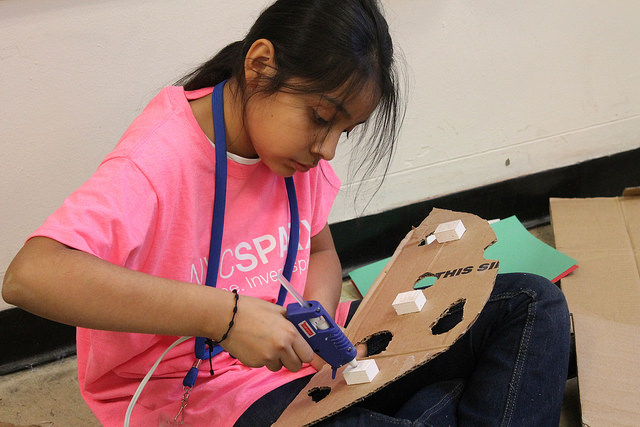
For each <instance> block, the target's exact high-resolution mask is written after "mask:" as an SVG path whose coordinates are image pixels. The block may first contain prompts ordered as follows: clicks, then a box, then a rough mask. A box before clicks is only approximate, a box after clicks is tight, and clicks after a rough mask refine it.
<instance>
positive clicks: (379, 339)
mask: <svg viewBox="0 0 640 427" xmlns="http://www.w3.org/2000/svg"><path fill="white" fill-rule="evenodd" d="M392 339H393V334H392V333H391V332H390V331H380V332H376V333H375V334H372V335H369V336H368V337H366V338H365V339H363V340H362V341H360V342H359V343H358V344H365V345H366V346H367V357H369V356H375V355H376V354H380V353H382V352H383V351H385V350H386V349H387V346H388V345H389V343H390V342H391V340H392Z"/></svg>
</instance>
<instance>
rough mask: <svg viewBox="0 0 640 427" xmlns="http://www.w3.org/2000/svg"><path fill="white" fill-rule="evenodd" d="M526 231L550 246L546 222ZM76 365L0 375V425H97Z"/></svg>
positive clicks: (569, 423) (572, 395) (570, 424)
mask: <svg viewBox="0 0 640 427" xmlns="http://www.w3.org/2000/svg"><path fill="white" fill-rule="evenodd" d="M530 231H531V232H532V234H534V235H535V236H536V237H538V238H539V239H540V240H542V241H544V242H545V243H547V244H550V245H552V246H553V232H552V229H551V227H550V226H542V227H537V228H535V229H532V230H530ZM353 295H354V293H353V289H351V288H350V285H349V283H348V282H347V283H345V286H344V291H343V297H344V298H345V299H349V298H351V296H353ZM76 368H77V364H76V359H75V357H69V358H66V359H63V360H60V361H57V362H52V363H49V364H46V365H43V366H39V367H36V368H33V369H30V370H25V371H20V372H16V373H13V374H9V375H5V376H3V377H0V427H8V426H11V425H20V426H33V425H36V426H42V427H48V426H70V427H74V426H83V427H92V426H99V425H100V424H99V423H98V421H97V420H96V418H95V417H94V416H93V414H92V413H91V411H90V410H89V408H88V407H87V406H86V404H85V403H84V401H83V400H82V397H81V396H80V391H79V389H78V374H77V371H76ZM580 425H581V423H580V403H579V397H578V387H577V379H576V378H573V379H571V380H569V381H567V388H566V390H565V395H564V402H563V410H562V417H561V420H560V426H561V427H574V426H575V427H577V426H580Z"/></svg>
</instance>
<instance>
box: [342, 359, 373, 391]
mask: <svg viewBox="0 0 640 427" xmlns="http://www.w3.org/2000/svg"><path fill="white" fill-rule="evenodd" d="M378 372H380V371H379V370H378V365H377V364H376V361H375V360H373V359H366V360H358V366H356V367H355V368H354V367H352V366H347V367H346V368H345V370H344V371H343V372H342V375H343V376H344V380H345V381H346V382H347V384H348V385H353V384H363V383H370V382H371V381H373V379H374V378H375V377H376V375H378Z"/></svg>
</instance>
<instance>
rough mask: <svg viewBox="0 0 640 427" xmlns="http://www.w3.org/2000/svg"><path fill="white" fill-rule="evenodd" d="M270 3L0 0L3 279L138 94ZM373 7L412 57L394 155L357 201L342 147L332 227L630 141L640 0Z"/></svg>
mask: <svg viewBox="0 0 640 427" xmlns="http://www.w3.org/2000/svg"><path fill="white" fill-rule="evenodd" d="M266 3H268V1H266V0H242V1H238V0H236V1H233V2H222V1H218V2H214V1H211V0H206V1H205V0H192V1H189V2H177V1H175V0H146V1H142V0H138V1H130V0H84V1H77V0H76V1H72V0H58V1H55V2H52V1H45V0H2V1H0V102H1V104H0V105H2V110H1V113H0V144H2V145H1V147H2V156H0V190H1V194H2V205H1V208H0V242H1V246H0V279H1V278H2V277H1V276H4V272H5V271H6V268H7V266H8V264H9V262H10V260H11V259H12V257H13V256H14V255H15V253H16V252H17V251H18V249H19V248H20V246H21V244H22V242H23V240H24V239H25V237H26V236H28V234H29V233H30V232H31V231H32V230H34V229H35V228H36V227H37V226H38V225H40V224H41V223H42V221H43V220H44V219H45V218H46V217H47V215H49V214H50V213H51V212H52V211H53V210H54V209H55V208H56V207H57V206H59V205H60V203H61V202H62V201H63V200H64V198H65V197H66V196H67V195H68V194H69V193H70V192H71V191H73V190H74V189H75V188H76V187H78V186H79V185H80V184H81V183H82V182H83V181H84V180H85V179H86V178H87V177H88V176H89V175H90V174H91V173H92V172H93V171H94V170H95V168H96V166H97V165H98V163H99V162H100V160H101V159H102V157H103V156H104V155H105V154H106V153H107V152H108V151H109V150H110V149H111V148H112V147H113V146H114V144H115V143H116V142H117V140H118V138H119V136H120V134H121V133H122V132H123V131H124V129H125V128H126V126H127V125H128V123H129V122H130V121H131V120H132V119H133V117H135V115H136V114H137V113H138V112H139V111H140V110H141V109H142V107H143V106H144V105H145V104H146V102H147V101H148V100H149V99H150V98H151V97H152V96H153V95H154V94H155V93H156V92H157V91H158V90H159V89H160V88H161V87H162V86H165V85H167V84H171V83H172V82H173V81H174V80H175V79H176V78H177V77H179V76H181V75H182V74H184V73H185V72H186V71H188V70H190V69H191V68H193V67H194V66H196V65H197V64H198V63H200V62H202V61H203V60H205V59H206V58H208V57H209V56H210V55H211V54H212V53H213V52H215V51H216V50H218V49H219V48H221V47H223V46H224V45H226V44H227V43H228V42H231V41H233V40H236V39H239V38H241V37H242V35H243V34H244V32H245V31H246V30H247V29H248V27H249V25H250V24H251V23H252V22H253V20H254V19H255V17H256V15H257V14H258V13H259V11H260V10H261V9H262V7H263V6H264V5H265V4H266ZM218 6H220V7H218ZM385 7H386V9H387V16H388V20H389V22H390V25H391V28H392V33H393V36H394V38H395V41H396V45H397V46H399V47H400V48H401V49H402V50H403V51H404V54H405V57H406V62H407V63H408V77H409V79H408V81H409V86H410V98H409V103H408V110H407V116H406V120H405V125H404V129H403V132H402V135H401V140H400V144H399V150H398V152H397V155H396V157H395V159H394V162H393V165H392V170H391V173H390V174H389V175H388V176H387V179H386V181H385V184H384V186H383V187H382V189H381V190H380V191H379V192H378V193H377V194H376V195H375V196H374V197H373V199H370V198H368V197H360V198H359V199H358V200H359V202H358V203H354V201H353V199H354V196H355V188H359V187H358V183H357V182H351V181H349V178H348V173H347V171H348V162H347V161H346V160H344V159H345V158H346V153H345V152H344V151H342V150H341V151H339V153H338V158H337V159H336V161H334V165H335V167H336V168H337V170H338V173H339V175H340V176H341V177H342V178H343V181H344V184H345V186H344V191H342V192H341V195H340V196H339V199H338V201H337V203H336V206H335V209H334V212H333V213H332V216H331V219H330V220H331V221H332V222H336V221H341V220H346V219H349V218H353V217H354V216H356V215H358V214H362V213H365V214H369V213H375V212H380V211H383V210H387V209H390V208H393V207H397V206H402V205H405V204H410V203H414V202H417V201H421V200H425V199H428V198H431V197H435V196H438V195H443V194H449V193H453V192H457V191H460V190H465V189H469V188H472V187H477V186H481V185H486V184H489V183H493V182H497V181H502V180H505V179H509V178H513V177H516V176H520V175H525V174H530V173H534V172H539V171H542V170H546V169H550V168H555V167H559V166H565V165H569V164H573V163H576V162H580V161H583V160H587V159H591V158H596V157H601V156H604V155H608V154H613V153H616V152H621V151H625V150H628V149H633V148H636V147H638V146H640V56H639V55H638V52H639V51H640V25H638V20H639V18H640V2H636V1H633V0H628V1H611V2H602V1H580V2H577V1H575V2H574V1H559V2H558V1H556V0H539V1H535V2H533V1H532V2H513V1H508V0H495V1H489V0H478V1H472V2H470V1H451V0H439V1H435V0H434V1H424V0H387V1H385ZM373 188H375V182H374V183H370V185H365V186H364V187H362V188H360V190H361V191H362V190H363V191H365V192H366V191H367V190H369V191H371V189H373ZM365 202H370V203H369V204H368V206H367V207H366V209H365V205H364V203H365ZM1 307H2V306H1V305H0V308H1Z"/></svg>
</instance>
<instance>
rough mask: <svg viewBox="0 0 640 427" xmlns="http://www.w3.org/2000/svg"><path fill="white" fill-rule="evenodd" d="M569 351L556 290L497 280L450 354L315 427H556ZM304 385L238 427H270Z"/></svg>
mask: <svg viewBox="0 0 640 427" xmlns="http://www.w3.org/2000/svg"><path fill="white" fill-rule="evenodd" d="M461 314H462V313H461V311H455V310H452V311H451V312H450V314H449V315H447V316H446V317H445V318H443V320H442V321H441V323H440V325H439V326H441V327H443V328H444V329H445V330H446V329H448V328H449V327H452V326H454V325H455V324H457V323H458V321H459V320H460V318H461ZM447 323H449V325H447ZM569 352H570V329H569V312H568V309H567V304H566V301H565V299H564V295H563V294H562V292H561V291H560V290H559V289H558V287H557V286H555V285H554V284H552V283H551V282H549V281H548V280H546V279H544V278H542V277H540V276H536V275H532V274H501V275H498V277H497V279H496V283H495V286H494V289H493V292H492V293H491V296H490V298H489V301H488V302H487V304H486V306H485V308H484V309H483V310H482V312H481V313H480V315H479V316H478V319H477V320H476V322H475V323H474V324H473V326H472V327H471V329H470V330H469V331H468V332H467V333H466V334H464V335H463V336H462V337H461V338H460V339H459V340H458V341H457V342H456V343H455V344H454V345H453V346H451V348H450V349H449V350H447V351H446V352H444V353H442V354H441V355H439V356H437V357H436V358H434V359H433V360H431V361H430V362H429V363H427V364H425V365H423V366H422V367H420V368H419V369H417V370H415V371H413V372H411V373H410V374H408V375H407V376H405V377H403V378H401V379H400V380H398V381H396V382H394V383H392V384H390V385H388V386H386V387H385V388H383V389H382V390H379V391H378V392H377V393H375V394H373V395H372V396H370V397H368V398H367V399H365V400H364V401H362V402H360V403H358V404H357V405H355V406H353V407H351V408H348V409H346V410H344V411H342V412H340V413H338V414H336V415H334V416H333V417H331V418H329V419H327V420H325V421H323V422H322V423H320V424H319V425H321V426H350V427H351V426H455V425H458V424H459V425H461V426H509V425H513V426H557V425H558V422H559V419H560V409H561V406H562V395H563V392H564V387H565V383H566V380H567V370H568V366H569ZM309 379H310V377H306V378H300V379H298V380H296V381H293V382H291V383H289V384H286V385H284V386H282V387H280V388H278V389H276V390H273V391H272V392H270V393H268V394H266V395H265V396H263V397H262V398H260V399H259V400H258V401H256V402H255V403H254V404H253V405H252V406H251V407H249V409H248V410H247V411H246V412H245V413H244V414H243V415H242V416H241V417H240V419H239V420H238V422H237V423H236V426H237V427H243V426H252V427H255V426H268V425H270V424H272V423H273V422H274V421H275V420H276V419H277V418H278V417H279V416H280V414H281V413H282V412H283V411H284V409H285V408H286V407H287V406H288V404H289V403H290V402H291V401H292V400H293V399H294V398H295V396H296V395H297V394H298V393H299V392H300V391H301V390H302V389H303V388H304V387H305V385H306V384H307V383H308V381H309Z"/></svg>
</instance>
